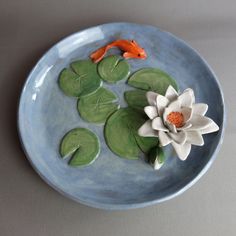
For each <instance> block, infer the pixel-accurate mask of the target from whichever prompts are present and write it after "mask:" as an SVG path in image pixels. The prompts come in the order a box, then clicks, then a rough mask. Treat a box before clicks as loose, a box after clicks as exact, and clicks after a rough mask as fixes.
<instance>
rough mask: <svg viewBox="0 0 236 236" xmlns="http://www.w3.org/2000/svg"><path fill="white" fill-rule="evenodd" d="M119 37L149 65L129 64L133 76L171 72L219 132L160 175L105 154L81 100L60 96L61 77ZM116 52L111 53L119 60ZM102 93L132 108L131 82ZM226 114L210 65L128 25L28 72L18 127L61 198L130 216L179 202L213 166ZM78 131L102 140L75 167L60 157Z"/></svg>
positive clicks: (100, 31) (67, 46)
mask: <svg viewBox="0 0 236 236" xmlns="http://www.w3.org/2000/svg"><path fill="white" fill-rule="evenodd" d="M118 38H124V39H135V40H137V41H138V43H139V44H140V45H142V47H144V48H145V50H146V51H147V54H148V58H147V60H134V59H132V60H129V63H130V65H131V68H132V71H136V70H137V69H139V68H142V67H158V68H160V69H162V70H164V71H166V72H167V73H169V74H170V75H171V76H172V77H173V78H174V79H175V80H176V81H177V83H178V84H179V86H180V91H182V90H183V89H185V88H187V87H191V88H193V89H194V91H195V96H196V100H197V101H196V102H204V103H207V104H208V105H209V110H208V112H207V116H209V117H211V118H212V119H213V120H214V121H215V122H216V123H217V124H218V125H219V127H220V130H219V132H217V133H212V134H208V135H204V140H205V145H204V146H203V147H196V146H193V148H192V151H191V154H190V156H189V157H188V159H187V160H186V161H184V162H183V161H180V160H179V159H178V158H177V156H176V155H175V154H173V152H172V151H171V149H169V148H167V149H166V153H167V156H168V158H167V162H166V163H165V165H164V166H163V167H162V168H161V169H160V170H159V171H155V170H153V168H152V167H151V166H150V165H149V164H147V163H145V162H144V161H143V160H141V159H140V160H126V159H122V158H120V157H117V156H116V155H115V154H113V153H112V152H111V151H110V150H109V148H107V146H106V143H105V140H104V137H103V126H102V125H94V124H89V123H87V122H85V121H83V120H82V119H81V118H80V117H79V115H78V112H77V110H76V103H77V99H75V98H70V97H67V96H65V95H64V94H63V93H62V91H61V90H60V89H59V87H58V84H57V79H58V75H59V72H60V71H61V70H62V69H63V68H64V67H67V66H68V65H69V63H70V62H72V61H74V60H77V59H87V57H88V55H89V54H90V53H91V52H92V51H94V50H95V49H97V48H99V47H100V46H103V45H104V44H106V43H108V42H111V41H113V40H115V39H118ZM118 52H119V51H118V50H113V51H110V54H111V53H118ZM103 86H105V87H107V88H109V89H111V90H113V91H114V92H115V93H116V94H117V96H118V97H119V99H120V104H121V106H126V104H125V101H124V98H123V93H124V91H126V90H130V89H132V88H131V87H129V86H128V85H126V84H125V82H122V81H121V82H119V83H118V84H116V85H108V84H106V83H104V84H103ZM224 123H225V111H224V101H223V96H222V92H221V89H220V86H219V84H218V82H217V79H216V77H215V75H214V73H213V72H212V71H211V69H210V68H209V66H208V65H207V63H206V62H205V61H204V60H203V59H202V58H201V57H200V56H199V55H198V54H197V53H196V51H194V50H193V49H192V48H191V47H189V46H188V45H186V44H185V43H184V42H183V41H182V40H180V39H178V38H176V37H175V36H173V35H171V34H170V33H167V32H163V31H161V30H159V29H158V28H155V27H152V26H146V25H138V24H130V23H111V24H105V25H101V26H97V27H93V28H89V29H87V30H84V31H81V32H78V33H75V34H73V35H71V36H69V37H67V38H65V39H63V40H62V41H60V42H59V43H57V44H56V45H55V46H53V47H52V48H51V49H50V50H49V51H48V52H47V53H46V54H45V55H44V56H43V57H42V58H41V59H40V61H39V62H38V63H37V65H36V66H35V67H34V69H33V70H32V72H31V73H30V75H29V77H28V79H27V81H26V83H25V86H24V88H23V91H22V95H21V98H20V104H19V117H18V125H19V132H20V137H21V141H22V144H23V147H24V150H25V152H26V154H27V157H28V159H29V161H30V162H31V164H32V165H33V167H34V168H35V170H36V171H37V172H38V173H39V175H40V176H41V177H42V178H43V179H44V180H45V181H46V182H47V183H48V184H49V185H51V186H52V187H54V188H55V189H56V190H57V191H59V192H60V193H62V194H63V195H65V196H67V197H69V198H72V199H74V200H76V201H78V202H80V203H83V204H86V205H89V206H93V207H97V208H103V209H129V208H137V207H143V206H147V205H151V204H154V203H159V202H162V201H165V200H167V199H170V198H173V197H175V196H177V195H179V194H180V193H182V192H184V191H185V190H186V189H188V188H189V187H190V186H192V185H193V184H194V183H195V182H196V181H197V180H198V179H199V178H200V177H201V176H202V175H203V174H204V173H205V172H206V171H207V169H208V168H209V166H210V165H211V163H212V162H213V160H214V158H215V156H216V154H217V151H218V149H219V145H220V144H221V141H222V135H223V131H224ZM75 127H85V128H89V129H90V130H92V131H93V132H95V133H96V134H97V135H98V137H99V138H100V142H101V153H100V155H99V157H98V158H97V160H96V161H95V162H94V163H93V164H91V165H89V166H86V167H78V168H73V167H70V166H68V165H67V161H68V160H62V159H61V158H60V155H59V153H58V147H59V143H60V141H61V138H62V137H63V136H64V134H65V133H66V132H67V131H69V130H70V129H73V128H75Z"/></svg>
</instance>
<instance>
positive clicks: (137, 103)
mask: <svg viewBox="0 0 236 236" xmlns="http://www.w3.org/2000/svg"><path fill="white" fill-rule="evenodd" d="M146 93H147V91H145V90H140V89H136V90H131V91H126V92H125V94H124V97H125V101H126V102H127V104H128V106H129V107H132V108H134V109H136V110H138V111H142V112H143V109H144V107H145V106H148V101H147V98H146Z"/></svg>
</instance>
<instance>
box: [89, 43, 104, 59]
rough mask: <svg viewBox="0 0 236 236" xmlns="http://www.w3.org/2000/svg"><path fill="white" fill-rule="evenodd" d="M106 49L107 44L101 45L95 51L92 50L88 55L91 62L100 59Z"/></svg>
mask: <svg viewBox="0 0 236 236" xmlns="http://www.w3.org/2000/svg"><path fill="white" fill-rule="evenodd" d="M107 50H108V48H107V46H105V47H101V48H99V49H98V50H96V51H95V52H93V53H92V54H91V55H90V58H91V59H92V61H93V62H95V63H97V62H99V61H101V60H102V58H103V57H104V56H105V54H106V52H107Z"/></svg>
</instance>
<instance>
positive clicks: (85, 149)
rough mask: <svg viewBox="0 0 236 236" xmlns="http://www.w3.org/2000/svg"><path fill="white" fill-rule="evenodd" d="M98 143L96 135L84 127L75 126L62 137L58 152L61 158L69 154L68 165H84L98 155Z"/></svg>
mask: <svg viewBox="0 0 236 236" xmlns="http://www.w3.org/2000/svg"><path fill="white" fill-rule="evenodd" d="M99 152H100V144H99V140H98V137H97V136H96V135H95V134H94V133H93V132H92V131H90V130H88V129H85V128H75V129H72V130H71V131H69V132H68V133H67V134H66V135H65V136H64V137H63V139H62V141H61V145H60V154H61V157H62V158H66V157H68V156H71V159H70V161H69V165H71V166H84V165H88V164H91V163H92V162H94V161H95V159H96V158H97V157H98V155H99Z"/></svg>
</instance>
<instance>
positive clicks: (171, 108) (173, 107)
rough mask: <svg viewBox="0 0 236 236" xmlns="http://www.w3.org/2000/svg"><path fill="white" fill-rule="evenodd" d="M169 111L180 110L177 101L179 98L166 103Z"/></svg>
mask: <svg viewBox="0 0 236 236" xmlns="http://www.w3.org/2000/svg"><path fill="white" fill-rule="evenodd" d="M168 108H169V111H180V110H181V104H180V102H179V100H178V99H177V100H175V101H173V102H171V103H170V104H169V105H168Z"/></svg>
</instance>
